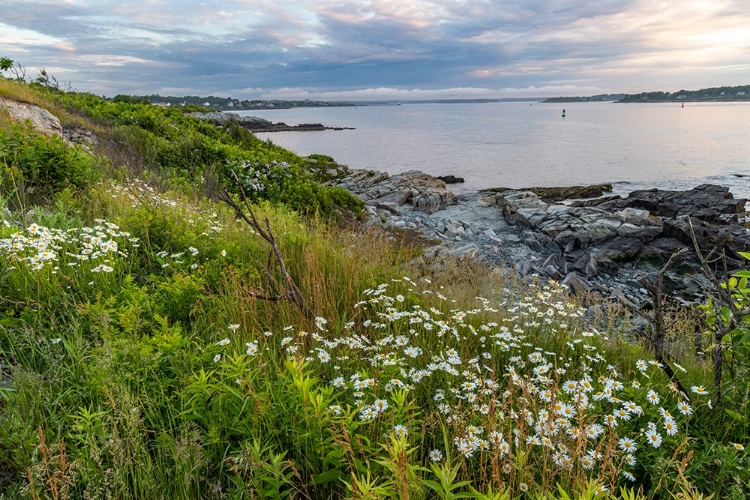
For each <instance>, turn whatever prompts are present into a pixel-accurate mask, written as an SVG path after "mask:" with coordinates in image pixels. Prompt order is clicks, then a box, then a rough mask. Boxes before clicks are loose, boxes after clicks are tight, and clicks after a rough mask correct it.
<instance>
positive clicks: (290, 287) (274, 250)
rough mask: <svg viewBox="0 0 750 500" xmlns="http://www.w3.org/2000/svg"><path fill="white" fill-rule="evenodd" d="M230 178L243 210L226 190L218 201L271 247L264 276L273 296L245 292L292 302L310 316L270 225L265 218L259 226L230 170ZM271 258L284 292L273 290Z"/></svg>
mask: <svg viewBox="0 0 750 500" xmlns="http://www.w3.org/2000/svg"><path fill="white" fill-rule="evenodd" d="M231 172H232V178H233V180H234V182H235V184H236V185H237V187H238V188H239V190H240V195H241V198H242V202H243V204H244V208H245V210H243V209H242V207H241V206H240V205H239V204H238V203H237V202H235V201H234V199H233V198H232V196H231V194H230V193H229V191H227V190H226V189H224V190H222V191H221V192H220V193H219V199H220V200H221V201H223V202H224V203H226V204H227V205H229V206H230V207H231V208H232V209H233V210H234V213H235V214H236V215H237V217H239V218H240V219H242V220H244V221H245V222H246V223H247V225H249V226H250V227H251V228H253V229H254V230H255V231H256V232H257V233H258V234H259V235H260V237H261V238H263V239H264V240H266V241H267V242H268V244H269V245H271V252H270V253H269V256H268V263H267V264H266V271H265V272H266V276H267V277H268V278H269V282H270V283H271V286H272V287H273V289H274V290H273V291H274V294H272V295H268V294H261V293H258V292H253V291H249V290H246V291H245V292H246V293H247V294H248V295H250V296H251V297H255V298H259V299H261V300H268V301H278V300H289V301H290V302H293V303H294V304H295V305H296V306H297V307H298V308H299V309H300V310H301V311H302V312H304V313H305V315H307V316H310V310H309V309H308V308H307V305H306V304H305V301H304V298H303V297H302V292H301V291H300V289H299V288H298V287H297V284H296V283H295V282H294V279H293V278H292V276H291V274H289V271H288V270H287V267H286V264H285V262H284V257H283V255H282V254H281V249H280V248H279V245H278V244H277V243H276V238H275V237H274V234H273V231H272V230H271V223H270V222H269V220H268V219H267V218H265V219H263V224H262V225H261V223H260V221H259V220H258V218H257V217H256V215H255V212H254V211H253V208H252V207H251V206H250V202H249V201H248V198H247V195H246V194H245V190H244V189H243V187H242V183H241V182H240V180H239V178H238V177H237V174H236V173H235V172H234V171H233V170H232V171H231ZM272 256H273V258H274V260H275V261H276V265H277V266H278V268H279V272H280V273H281V277H282V279H283V281H284V288H285V291H283V292H278V291H277V290H276V289H275V286H274V285H273V279H271V273H270V271H269V269H270V267H271V261H272V260H271V257H272Z"/></svg>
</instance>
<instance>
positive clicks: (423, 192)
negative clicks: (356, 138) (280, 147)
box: [336, 170, 750, 305]
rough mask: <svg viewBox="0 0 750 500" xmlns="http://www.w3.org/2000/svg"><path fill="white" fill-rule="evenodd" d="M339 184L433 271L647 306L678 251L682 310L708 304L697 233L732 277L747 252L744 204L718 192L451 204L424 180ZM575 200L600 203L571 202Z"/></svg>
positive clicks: (673, 289)
mask: <svg viewBox="0 0 750 500" xmlns="http://www.w3.org/2000/svg"><path fill="white" fill-rule="evenodd" d="M336 184H337V185H339V186H341V187H344V188H346V189H348V190H350V191H352V192H353V193H355V194H356V195H357V196H358V197H360V198H361V199H362V200H363V201H365V203H366V205H367V208H368V210H369V212H370V213H371V214H372V216H373V217H371V220H372V221H374V223H377V224H382V225H383V226H384V227H386V228H393V229H396V230H399V229H400V230H407V231H413V232H415V233H416V234H417V235H419V236H420V237H421V238H423V239H424V240H425V241H426V242H428V248H427V250H426V252H425V259H429V260H430V261H431V264H433V265H437V266H438V267H439V266H440V265H445V264H446V263H447V262H449V259H447V258H449V257H458V258H472V259H481V260H482V261H484V262H487V263H489V264H491V265H494V266H503V267H504V268H510V269H515V271H516V272H518V273H519V274H520V275H521V276H532V275H537V276H540V277H543V278H544V277H546V278H551V279H555V280H559V281H561V282H562V283H565V284H567V285H568V286H569V287H570V289H571V290H572V291H573V292H574V293H578V294H587V293H596V294H599V295H601V296H604V297H611V298H616V297H620V296H624V297H627V298H628V300H630V301H631V302H633V303H635V304H637V305H645V304H647V303H648V301H649V295H648V293H647V291H646V289H645V288H644V286H643V283H642V281H641V280H643V279H646V280H648V281H651V279H652V278H653V276H654V275H655V273H656V272H657V271H658V269H659V268H660V267H661V266H662V265H663V263H664V262H666V260H667V259H668V258H669V257H670V256H671V255H672V254H673V253H675V252H677V251H679V250H681V249H687V253H686V254H685V256H684V257H683V258H682V259H680V260H679V261H678V262H677V264H676V265H675V266H674V267H673V268H672V269H671V270H670V271H669V272H668V273H667V276H666V280H665V286H666V287H667V288H668V290H667V291H668V292H669V293H670V294H671V295H672V296H673V297H674V298H675V299H677V300H679V301H681V302H683V303H686V304H696V303H702V302H704V301H705V299H706V297H707V292H708V290H710V283H709V282H708V281H707V279H706V278H705V277H704V276H703V274H702V272H701V268H700V265H699V262H698V259H697V255H696V253H695V251H694V249H693V239H692V238H693V236H692V235H693V233H694V234H695V237H696V238H697V241H698V244H699V246H700V248H701V250H702V252H704V253H708V252H709V251H711V250H712V249H714V248H719V249H720V250H723V251H724V252H725V254H726V262H727V265H728V267H729V269H730V270H732V269H739V268H741V267H744V266H745V262H747V261H746V260H745V259H744V258H743V257H742V256H741V255H739V253H738V252H747V251H750V231H748V229H746V228H745V227H744V225H743V223H744V218H745V216H746V213H745V200H743V199H734V198H733V196H732V194H731V193H730V192H729V189H728V188H726V187H722V186H716V185H709V184H704V185H701V186H697V187H695V188H693V189H692V190H688V191H666V190H658V189H651V190H644V191H634V192H632V193H630V195H629V196H628V197H626V198H622V197H619V196H606V195H604V196H602V195H603V194H605V193H606V191H607V189H608V186H606V185H603V186H594V187H590V186H584V187H581V189H573V190H571V189H570V188H564V189H551V190H550V189H542V190H540V189H532V190H512V189H496V190H488V191H483V192H478V193H472V194H462V195H455V194H454V193H453V192H452V191H451V190H450V189H448V188H447V187H446V184H445V182H444V181H442V180H440V179H438V178H436V177H432V176H430V175H427V174H425V173H422V172H418V171H411V172H405V173H402V174H398V175H393V176H391V175H388V174H387V173H384V172H375V171H369V170H352V171H350V172H349V173H348V175H346V176H344V177H343V178H341V179H340V180H338V181H337V182H336ZM609 189H611V187H610V188H609ZM576 196H597V198H593V199H592V198H589V199H584V200H581V199H578V200H570V199H569V198H572V197H576ZM543 198H544V199H543ZM691 225H692V230H691ZM441 263H442V264H441Z"/></svg>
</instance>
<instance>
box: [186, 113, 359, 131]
mask: <svg viewBox="0 0 750 500" xmlns="http://www.w3.org/2000/svg"><path fill="white" fill-rule="evenodd" d="M191 114H192V115H193V116H195V117H197V118H200V119H201V120H208V121H212V122H214V123H216V124H217V125H224V124H226V123H227V122H229V121H234V122H236V123H238V124H240V125H241V126H242V127H244V128H246V129H247V130H249V131H250V132H309V131H319V130H354V129H353V128H351V127H326V126H324V125H322V124H320V123H300V124H299V125H287V124H286V123H284V122H272V121H269V120H266V119H265V118H260V117H258V116H241V115H238V114H237V113H221V112H212V113H191Z"/></svg>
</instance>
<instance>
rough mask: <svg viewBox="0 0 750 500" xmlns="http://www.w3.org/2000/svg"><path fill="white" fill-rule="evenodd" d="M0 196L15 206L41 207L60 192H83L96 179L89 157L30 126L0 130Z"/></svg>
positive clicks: (11, 125)
mask: <svg viewBox="0 0 750 500" xmlns="http://www.w3.org/2000/svg"><path fill="white" fill-rule="evenodd" d="M0 176H1V177H0V190H1V191H0V194H2V196H3V197H9V198H11V200H14V201H16V203H23V204H26V205H29V204H36V203H43V202H45V201H49V200H50V199H51V197H52V196H53V195H54V194H56V193H58V192H61V191H62V190H64V189H66V188H69V187H73V188H83V187H85V186H87V185H89V184H91V183H92V182H93V181H95V180H96V179H97V177H98V175H97V169H96V162H95V159H94V157H93V156H92V155H90V154H88V153H85V152H84V151H82V150H81V149H80V148H77V147H71V146H69V145H68V144H66V143H65V141H63V139H61V138H60V137H58V136H51V137H48V136H44V135H38V134H37V133H36V132H34V130H33V129H32V128H31V126H30V125H25V126H20V125H13V124H10V125H9V126H8V127H7V128H0Z"/></svg>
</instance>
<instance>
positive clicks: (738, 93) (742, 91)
mask: <svg viewBox="0 0 750 500" xmlns="http://www.w3.org/2000/svg"><path fill="white" fill-rule="evenodd" d="M737 95H745V91H744V90H740V91H739V92H737Z"/></svg>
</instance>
